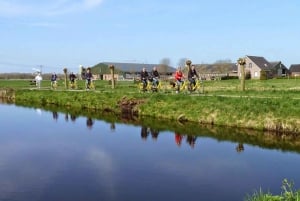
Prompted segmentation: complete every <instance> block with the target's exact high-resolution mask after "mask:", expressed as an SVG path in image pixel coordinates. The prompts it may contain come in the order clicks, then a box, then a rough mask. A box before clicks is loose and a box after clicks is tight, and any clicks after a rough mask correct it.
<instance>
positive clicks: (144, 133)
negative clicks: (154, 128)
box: [141, 126, 149, 140]
mask: <svg viewBox="0 0 300 201" xmlns="http://www.w3.org/2000/svg"><path fill="white" fill-rule="evenodd" d="M148 135H149V131H148V127H145V126H142V128H141V137H142V139H143V140H146V139H147V137H148Z"/></svg>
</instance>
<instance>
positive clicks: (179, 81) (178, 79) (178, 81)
mask: <svg viewBox="0 0 300 201" xmlns="http://www.w3.org/2000/svg"><path fill="white" fill-rule="evenodd" d="M183 78H184V75H183V72H182V71H181V67H178V68H177V71H176V72H175V82H176V84H177V89H176V93H178V92H179V90H180V86H181V84H182V83H183V82H184V81H183Z"/></svg>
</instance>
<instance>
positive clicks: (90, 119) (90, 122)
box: [86, 117, 94, 129]
mask: <svg viewBox="0 0 300 201" xmlns="http://www.w3.org/2000/svg"><path fill="white" fill-rule="evenodd" d="M93 125H94V120H93V119H92V118H91V117H88V118H87V119H86V126H87V127H88V128H89V129H92V128H93Z"/></svg>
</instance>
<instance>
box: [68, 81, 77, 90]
mask: <svg viewBox="0 0 300 201" xmlns="http://www.w3.org/2000/svg"><path fill="white" fill-rule="evenodd" d="M69 89H77V81H76V80H74V82H71V81H70V82H69Z"/></svg>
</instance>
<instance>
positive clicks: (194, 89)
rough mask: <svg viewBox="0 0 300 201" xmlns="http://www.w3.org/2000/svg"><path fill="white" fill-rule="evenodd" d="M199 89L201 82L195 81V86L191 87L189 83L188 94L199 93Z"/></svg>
mask: <svg viewBox="0 0 300 201" xmlns="http://www.w3.org/2000/svg"><path fill="white" fill-rule="evenodd" d="M201 87H202V81H201V80H200V79H197V80H196V83H195V85H192V84H191V83H189V87H188V90H189V91H190V92H193V91H196V92H198V93H200V92H201V91H200V90H201Z"/></svg>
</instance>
